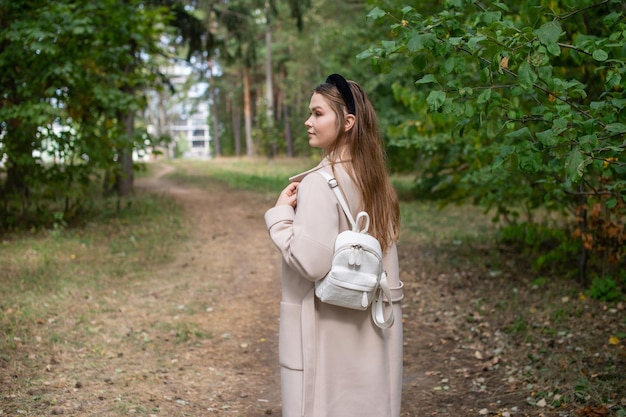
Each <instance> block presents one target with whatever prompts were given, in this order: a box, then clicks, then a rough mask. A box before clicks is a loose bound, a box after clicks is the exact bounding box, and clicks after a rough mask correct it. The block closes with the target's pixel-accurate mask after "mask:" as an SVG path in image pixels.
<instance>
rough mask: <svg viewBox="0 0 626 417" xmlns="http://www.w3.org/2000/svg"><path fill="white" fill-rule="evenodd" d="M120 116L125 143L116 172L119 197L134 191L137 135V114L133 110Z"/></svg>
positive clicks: (116, 187)
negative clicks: (134, 154) (134, 157)
mask: <svg viewBox="0 0 626 417" xmlns="http://www.w3.org/2000/svg"><path fill="white" fill-rule="evenodd" d="M120 116H121V117H119V120H120V121H123V123H124V127H125V129H126V132H125V135H124V136H125V139H126V140H125V143H124V145H123V147H122V148H120V149H119V159H118V164H119V168H118V170H117V171H116V173H115V191H117V195H118V196H119V197H124V196H127V195H129V194H130V193H131V192H132V191H133V183H134V179H135V176H134V173H133V138H134V136H135V114H134V113H133V112H132V111H129V112H127V113H126V114H122V115H120Z"/></svg>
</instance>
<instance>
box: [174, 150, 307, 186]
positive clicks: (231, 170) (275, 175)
mask: <svg viewBox="0 0 626 417" xmlns="http://www.w3.org/2000/svg"><path fill="white" fill-rule="evenodd" d="M173 165H174V166H175V167H176V172H174V173H172V174H170V175H169V176H168V178H170V179H172V180H174V181H178V182H184V183H186V184H190V185H194V186H198V187H206V186H207V181H206V179H207V176H210V177H211V178H213V179H216V180H218V181H221V182H223V183H225V184H226V185H228V186H229V187H231V188H237V189H241V190H253V191H257V192H259V193H263V194H266V195H273V194H276V195H278V193H279V192H280V191H281V190H282V189H283V188H285V186H286V185H287V184H288V179H289V177H290V176H293V175H295V174H298V173H300V172H302V171H305V170H307V169H309V168H311V167H313V166H314V165H315V162H314V161H313V160H309V159H293V158H289V159H275V160H267V159H248V158H246V159H217V160H214V161H210V162H206V161H175V162H174V163H173Z"/></svg>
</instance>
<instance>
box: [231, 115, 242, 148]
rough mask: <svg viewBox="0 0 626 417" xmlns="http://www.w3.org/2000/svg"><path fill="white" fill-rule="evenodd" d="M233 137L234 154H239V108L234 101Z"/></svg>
mask: <svg viewBox="0 0 626 417" xmlns="http://www.w3.org/2000/svg"><path fill="white" fill-rule="evenodd" d="M231 114H232V120H233V139H234V140H235V155H236V156H241V109H240V108H239V106H238V105H237V104H236V103H233V104H232V111H231Z"/></svg>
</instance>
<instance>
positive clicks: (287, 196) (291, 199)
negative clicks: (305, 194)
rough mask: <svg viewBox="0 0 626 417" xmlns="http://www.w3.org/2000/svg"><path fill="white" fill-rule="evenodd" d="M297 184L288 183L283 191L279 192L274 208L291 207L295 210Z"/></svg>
mask: <svg viewBox="0 0 626 417" xmlns="http://www.w3.org/2000/svg"><path fill="white" fill-rule="evenodd" d="M298 184H300V183H299V182H292V183H290V184H289V185H288V186H287V187H285V189H284V190H283V191H281V193H280V195H279V196H278V200H276V206H284V205H287V206H291V207H293V208H296V196H297V190H298Z"/></svg>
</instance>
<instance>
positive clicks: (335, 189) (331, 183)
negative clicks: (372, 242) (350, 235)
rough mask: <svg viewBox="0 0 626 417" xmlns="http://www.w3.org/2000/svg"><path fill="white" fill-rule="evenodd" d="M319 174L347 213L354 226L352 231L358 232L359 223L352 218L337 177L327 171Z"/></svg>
mask: <svg viewBox="0 0 626 417" xmlns="http://www.w3.org/2000/svg"><path fill="white" fill-rule="evenodd" d="M317 172H319V173H320V174H322V176H323V177H324V178H326V182H327V183H328V186H329V187H330V189H331V190H333V192H334V193H335V195H336V196H337V200H338V201H339V204H340V205H341V208H342V209H343V212H344V213H346V217H347V218H348V220H349V221H350V224H351V225H352V230H356V228H357V223H356V221H355V220H354V217H352V213H351V212H350V208H349V207H348V203H347V202H346V199H345V198H344V196H343V193H342V192H341V189H340V188H339V184H338V183H337V180H336V179H335V177H333V176H332V175H330V174H329V173H328V172H326V171H322V170H320V171H317ZM359 214H360V213H359ZM368 225H369V220H368ZM366 230H367V229H366Z"/></svg>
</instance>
